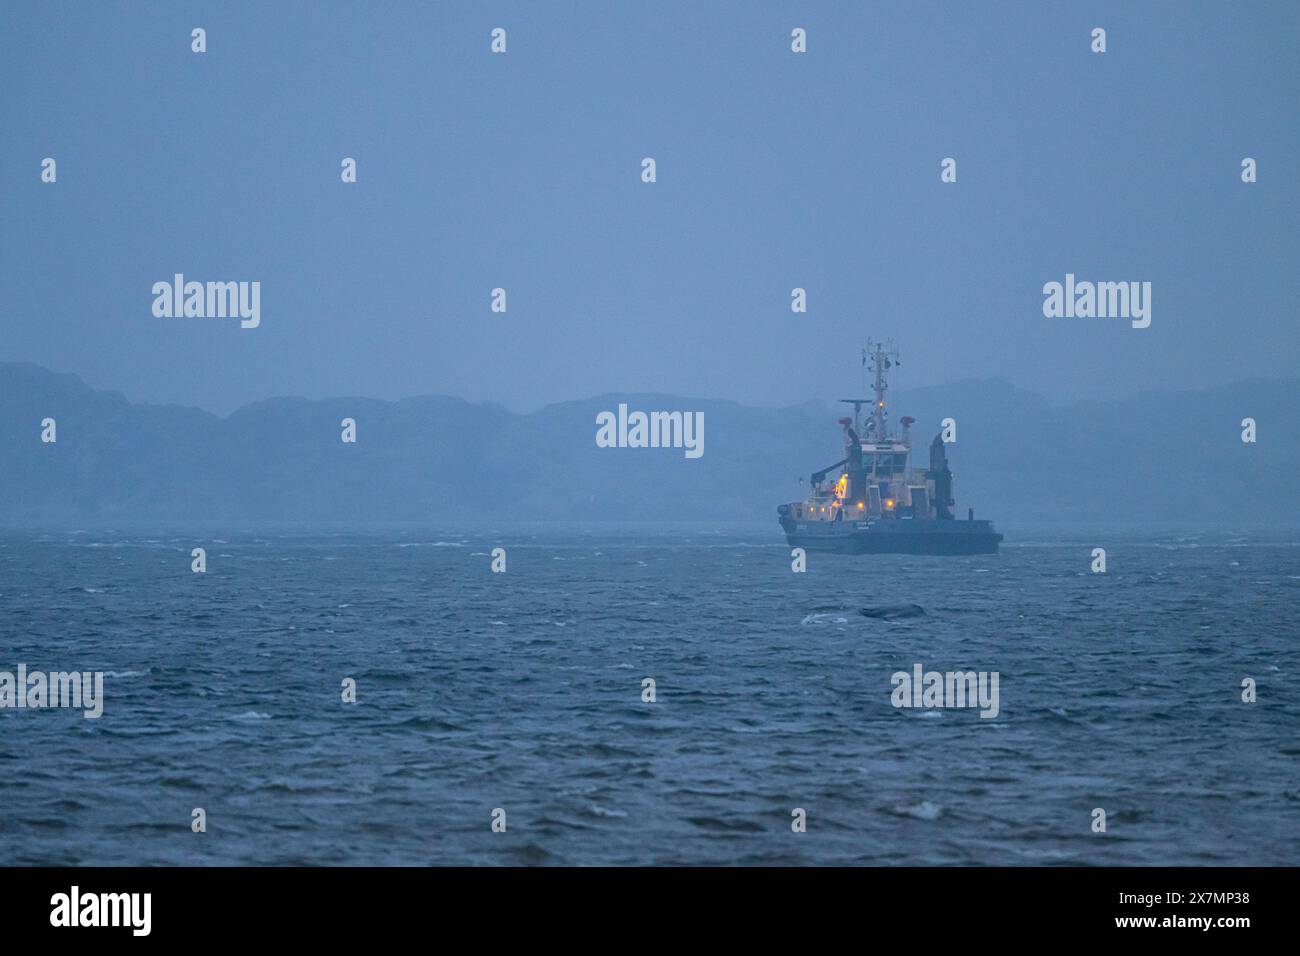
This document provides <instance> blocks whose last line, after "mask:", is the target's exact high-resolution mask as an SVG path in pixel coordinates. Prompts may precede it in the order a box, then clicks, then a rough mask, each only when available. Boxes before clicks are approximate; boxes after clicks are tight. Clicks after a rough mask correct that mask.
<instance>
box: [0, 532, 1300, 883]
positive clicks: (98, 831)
mask: <svg viewBox="0 0 1300 956" xmlns="http://www.w3.org/2000/svg"><path fill="white" fill-rule="evenodd" d="M1296 537H1297V536H1296V535H1291V536H1286V535H1279V536H1276V537H1274V538H1272V539H1269V540H1261V539H1252V538H1230V537H1227V536H1217V537H1216V536H1209V535H1206V536H1195V535H1192V536H1185V537H1182V538H1178V537H1172V536H1171V537H1167V538H1151V539H1147V540H1145V541H1144V540H1140V539H1137V538H1127V539H1108V540H1106V541H1074V542H1069V543H1055V542H1052V541H1047V540H1041V541H1034V540H1028V541H1025V540H1021V541H1011V542H1009V543H1008V545H1006V546H1004V549H1003V552H1002V554H1001V555H999V556H990V557H965V558H920V557H905V556H880V557H856V558H852V557H833V556H818V555H812V556H810V567H809V570H808V572H807V573H806V574H793V573H791V570H790V557H789V549H788V548H786V547H784V546H783V544H782V543H781V540H780V538H779V536H778V534H777V533H776V529H775V528H773V529H762V530H752V531H745V532H732V533H707V534H706V533H693V534H683V535H680V536H669V535H663V534H660V535H658V536H656V537H646V536H644V535H642V536H639V537H638V536H634V535H632V534H631V533H620V532H610V531H605V532H591V533H581V532H574V531H561V530H555V531H536V532H531V531H530V532H527V533H520V532H508V531H501V532H493V533H490V534H487V533H484V534H467V535H462V534H453V533H451V532H441V533H436V534H421V535H418V536H413V535H410V534H406V535H401V534H396V533H394V534H381V533H376V534H373V535H357V534H340V535H319V536H305V535H273V534H266V533H263V534H260V535H258V534H252V533H234V532H232V533H230V534H228V535H224V536H220V537H218V538H212V537H207V538H189V537H185V538H181V537H175V536H171V535H156V536H149V535H144V534H139V533H131V534H114V533H106V532H93V533H75V534H54V535H33V534H14V533H9V534H6V535H3V536H0V609H2V610H0V670H11V671H12V670H15V669H16V667H17V665H18V664H19V663H25V664H27V665H28V667H29V668H30V669H33V670H50V671H54V670H70V669H79V670H102V671H105V672H107V674H106V677H105V697H106V701H105V711H104V715H103V717H101V718H100V719H99V720H86V719H84V718H83V717H82V716H81V714H80V713H79V712H75V711H64V710H60V711H56V710H44V711H31V710H0V859H3V860H4V861H6V862H9V863H77V864H108V865H114V864H153V863H187V864H203V863H219V864H291V863H321V864H340V863H372V864H390V863H391V864H398V863H400V864H426V863H427V864H460V863H469V864H492V863H505V864H520V863H552V864H649V863H692V864H731V863H743V864H744V863H793V864H809V863H822V864H857V863H868V864H945V863H958V864H973V863H997V864H1036V863H1088V864H1092V863H1095V864H1113V863H1122V864H1197V863H1224V864H1244V863H1272V864H1296V863H1300V772H1298V767H1300V765H1298V760H1300V735H1298V734H1297V731H1298V730H1300V702H1298V700H1297V694H1296V691H1295V689H1294V688H1295V681H1296V679H1297V678H1298V677H1300V660H1297V652H1296V643H1297V639H1298V638H1300V632H1298V629H1297V623H1298V620H1300V542H1297V541H1296V540H1293V539H1294V538H1296ZM1099 544H1100V545H1102V546H1106V547H1107V549H1108V563H1109V573H1108V574H1106V575H1093V574H1090V573H1089V572H1088V563H1089V560H1090V557H1089V552H1090V551H1091V548H1092V547H1093V546H1096V545H1099ZM498 545H503V546H505V547H506V548H507V549H508V570H507V572H506V573H505V574H492V573H490V571H489V560H490V559H489V557H488V552H490V551H491V549H492V548H493V547H495V546H498ZM194 546H202V547H205V548H206V549H207V555H208V571H207V573H206V574H203V575H197V574H192V573H191V572H190V556H189V551H190V548H191V547H194ZM891 604H919V605H921V607H923V608H924V609H925V612H926V613H925V614H924V616H921V617H915V618H902V619H898V620H879V619H868V618H865V617H863V616H861V615H860V614H858V613H856V612H857V610H858V609H859V608H862V607H874V606H880V605H891ZM915 663H921V664H923V665H924V666H925V667H926V669H935V670H941V671H946V670H987V671H994V670H996V671H998V672H999V674H1000V707H1001V712H1000V714H999V715H998V716H997V717H996V718H995V719H991V720H984V719H980V718H979V717H978V715H977V713H976V712H975V711H969V710H967V711H957V710H899V709H895V708H894V707H893V706H892V705H891V702H890V692H891V690H892V686H891V683H890V676H891V674H892V673H894V672H895V671H898V670H909V671H910V670H911V668H912V666H913V664H915ZM345 677H353V678H355V679H356V681H357V686H358V698H359V701H358V703H357V704H355V705H348V704H345V703H343V702H342V701H341V700H340V684H341V681H342V680H343V679H344V678H345ZM645 677H653V678H654V679H655V681H656V684H657V701H656V702H655V703H652V704H650V703H643V702H642V700H641V691H642V683H641V682H642V679H643V678H645ZM1244 677H1252V678H1254V679H1255V680H1256V681H1257V682H1258V694H1259V701H1258V702H1257V703H1254V704H1245V703H1242V702H1241V699H1240V694H1241V681H1242V679H1243V678H1244ZM195 807H202V808H204V809H205V810H206V812H207V820H208V832H206V833H203V834H195V833H192V832H191V830H190V820H191V811H192V810H193V808H195ZM496 807H501V808H504V809H505V811H506V820H507V831H506V832H505V833H503V834H494V833H492V832H491V831H490V823H491V814H492V810H493V808H496ZM794 807H801V808H804V809H805V810H806V811H807V820H808V832H806V833H803V834H795V833H793V832H791V827H790V823H791V809H792V808H794ZM1094 807H1102V808H1104V809H1105V810H1106V811H1107V813H1108V832H1107V833H1106V834H1104V835H1098V834H1093V833H1091V832H1090V824H1091V821H1092V816H1091V814H1092V810H1093V808H1094Z"/></svg>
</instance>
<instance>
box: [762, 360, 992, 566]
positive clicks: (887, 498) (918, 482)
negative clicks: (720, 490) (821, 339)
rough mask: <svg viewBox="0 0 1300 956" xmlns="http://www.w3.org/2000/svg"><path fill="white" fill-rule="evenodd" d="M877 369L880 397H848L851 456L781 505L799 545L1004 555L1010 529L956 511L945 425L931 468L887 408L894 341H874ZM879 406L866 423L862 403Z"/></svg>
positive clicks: (784, 522)
mask: <svg viewBox="0 0 1300 956" xmlns="http://www.w3.org/2000/svg"><path fill="white" fill-rule="evenodd" d="M868 360H870V362H871V365H872V369H873V371H874V375H875V383H874V385H873V391H874V392H875V398H874V399H866V398H842V399H840V401H841V402H844V403H846V404H849V405H852V406H853V417H852V418H847V417H846V418H841V419H840V421H839V423H840V425H841V426H842V427H843V429H844V458H843V459H841V460H840V461H837V462H836V463H835V464H833V465H828V466H826V467H825V468H823V469H821V470H820V471H814V472H813V473H812V476H811V477H810V479H809V485H810V489H811V490H810V493H809V495H808V498H807V500H806V501H794V502H791V503H789V504H784V505H780V506H779V507H778V508H777V509H776V513H777V515H778V516H779V520H780V522H781V528H782V529H783V530H784V531H785V537H786V540H787V541H789V542H790V544H791V546H792V547H797V548H804V549H805V550H807V551H832V552H836V553H838V554H944V555H947V554H997V551H998V542H999V541H1001V540H1002V535H1000V534H998V533H997V532H996V531H994V530H993V524H992V522H989V521H976V520H975V511H974V509H970V510H968V511H967V518H966V520H965V521H958V520H955V519H954V518H953V508H954V507H955V505H956V501H955V500H954V499H953V484H952V472H951V471H950V470H949V469H948V456H947V452H946V451H945V443H944V441H943V432H942V431H941V432H940V433H939V434H937V435H935V437H934V441H932V442H931V443H930V467H929V468H924V469H920V468H911V467H910V457H911V453H912V444H911V438H910V433H911V426H912V424H913V423H914V422H915V419H913V418H909V417H903V418H900V419H899V425H900V430H899V433H898V435H897V436H895V435H893V434H892V433H891V431H890V427H889V423H888V416H887V415H886V413H885V392H886V391H887V390H888V388H889V386H888V384H887V381H886V380H887V377H888V376H887V373H888V371H889V370H890V369H891V368H893V367H894V366H895V365H897V364H898V350H897V349H896V348H894V347H893V343H892V342H877V343H872V342H870V341H868V343H867V348H866V349H865V350H864V351H863V354H862V362H863V364H864V365H866V364H867V362H868ZM864 405H870V406H871V415H870V416H869V418H868V419H867V420H866V422H865V423H864V422H863V419H862V407H863V406H864Z"/></svg>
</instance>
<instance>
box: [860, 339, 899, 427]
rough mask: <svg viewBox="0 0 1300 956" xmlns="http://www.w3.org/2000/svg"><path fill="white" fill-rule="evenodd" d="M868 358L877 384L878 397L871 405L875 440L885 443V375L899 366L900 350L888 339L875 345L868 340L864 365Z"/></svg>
mask: <svg viewBox="0 0 1300 956" xmlns="http://www.w3.org/2000/svg"><path fill="white" fill-rule="evenodd" d="M868 357H869V358H870V359H871V364H872V368H873V370H874V372H875V383H874V384H873V385H872V390H873V391H874V392H875V395H876V397H875V400H874V401H873V402H872V403H871V419H872V421H873V422H874V423H875V435H874V436H873V440H875V441H884V440H885V438H886V437H887V432H886V431H885V429H886V425H885V392H886V391H888V389H889V383H888V382H887V381H886V375H885V373H886V372H888V371H889V369H891V368H893V367H894V366H895V365H896V364H898V349H897V348H895V347H894V340H893V339H886V340H885V341H884V342H874V343H873V342H872V341H871V340H870V339H867V347H866V349H865V350H863V353H862V364H863V365H865V364H867V359H868ZM891 359H892V361H891Z"/></svg>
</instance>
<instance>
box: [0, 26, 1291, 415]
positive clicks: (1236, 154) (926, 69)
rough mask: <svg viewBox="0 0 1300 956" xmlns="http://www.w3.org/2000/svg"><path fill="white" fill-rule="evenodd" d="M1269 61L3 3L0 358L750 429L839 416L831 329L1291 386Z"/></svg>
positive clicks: (977, 32) (1067, 365)
mask: <svg viewBox="0 0 1300 956" xmlns="http://www.w3.org/2000/svg"><path fill="white" fill-rule="evenodd" d="M195 27H203V28H204V29H205V30H206V34H207V52H205V53H202V54H196V53H194V52H192V51H191V30H192V29H193V28H195ZM496 27H501V28H504V29H505V30H506V37H507V52H506V53H504V54H493V53H492V52H491V50H490V43H491V36H490V34H491V31H492V30H493V28H496ZM795 27H801V28H803V29H805V30H806V31H807V52H806V53H803V54H797V53H794V52H792V51H791V38H790V34H791V30H792V29H794V28H795ZM1094 27H1103V28H1104V29H1105V30H1106V45H1107V49H1106V52H1105V53H1102V54H1098V53H1093V52H1092V51H1091V44H1092V40H1091V31H1092V30H1093V28H1094ZM1298 35H1300V4H1297V3H1293V2H1285V3H1235V4H1229V3H1213V4H1210V3H1187V2H1180V3H1173V2H1170V3H1145V2H1144V3H1141V4H1134V3H1129V2H1125V3H1113V4H1108V3H1040V2H1024V3H1016V4H1010V3H996V4H995V3H955V2H945V3H915V2H908V3H865V2H863V3H844V2H836V3H829V2H828V3H808V2H804V3H779V2H765V3H761V4H760V3H742V2H693V3H679V2H659V0H656V2H652V3H632V2H620V3H608V2H596V0H591V2H583V3H567V2H546V0H534V2H519V3H492V2H464V3H455V2H420V3H415V2H408V3H397V2H392V3H389V2H385V3H375V2H369V3H349V4H343V3H335V2H322V3H310V4H309V3H283V4H279V3H277V4H264V3H236V2H222V3H184V2H180V3H166V4H163V3H157V4H145V3H138V2H137V3H122V4H114V3H103V4H98V3H97V4H93V5H92V4H84V3H48V2H41V3H34V2H18V0H8V2H6V3H4V4H3V5H0V90H3V91H4V92H3V93H2V94H0V322H3V329H2V331H3V334H2V335H0V361H26V362H35V363H37V364H40V365H44V366H47V367H50V368H53V369H56V370H59V371H67V372H74V373H76V374H78V375H80V376H81V377H82V378H83V379H85V380H86V381H87V382H88V383H89V384H91V385H93V386H95V387H99V388H113V389H118V390H121V391H123V392H124V393H126V395H127V396H128V397H130V398H132V399H134V400H146V401H151V402H169V403H172V402H174V403H181V404H186V405H197V406H200V407H202V408H206V409H209V410H212V411H216V412H218V413H221V414H225V413H228V412H230V411H231V410H233V409H235V408H237V407H239V406H241V405H243V404H246V403H248V402H251V401H256V400H259V399H263V398H267V397H271V396H279V395H300V396H306V397H309V398H322V397H328V396H368V397H376V398H386V399H397V398H402V397H407V396H413V395H422V394H429V393H440V394H448V395H454V396H460V397H463V398H466V399H470V400H473V401H491V402H497V403H500V404H503V405H505V406H507V407H509V408H511V409H513V410H516V411H528V410H532V409H536V408H538V407H541V406H543V405H546V404H549V403H553V402H558V401H565V400H570V399H578V398H585V397H589V396H592V395H597V394H604V393H611V392H612V393H631V392H647V391H655V392H669V393H675V394H681V395H687V396H700V397H709V398H730V399H735V400H737V401H741V402H744V403H746V404H756V405H769V406H777V405H786V404H792V403H797V402H803V401H807V400H808V399H812V398H823V399H834V398H838V397H841V396H843V395H847V394H849V393H850V392H854V391H858V390H860V389H861V387H862V381H863V377H862V375H863V373H862V369H861V365H860V359H859V351H860V348H861V346H862V345H863V344H865V342H866V340H867V338H868V337H869V336H870V337H882V336H889V337H893V338H894V339H895V340H896V341H897V343H898V346H899V348H900V349H901V350H902V354H903V368H902V370H901V373H902V375H901V377H900V380H899V382H897V383H896V384H898V385H902V386H904V387H914V386H924V385H935V384H943V383H946V382H952V381H955V380H961V379H968V378H986V377H1001V378H1005V379H1008V380H1009V381H1011V382H1013V383H1014V384H1016V385H1018V386H1021V387H1024V388H1027V389H1031V390H1033V391H1036V392H1039V393H1041V394H1043V395H1045V396H1047V397H1048V398H1049V399H1051V400H1053V401H1060V402H1064V401H1071V400H1076V399H1081V398H1105V397H1108V396H1116V397H1123V396H1129V395H1133V394H1136V393H1140V392H1143V391H1146V390H1149V389H1185V388H1196V387H1200V386H1205V385H1213V384H1219V383H1224V382H1230V381H1234V380H1239V379H1243V378H1256V377H1268V378H1272V377H1282V376H1293V375H1294V374H1295V368H1296V359H1295V356H1296V355H1297V354H1298V353H1300V325H1298V324H1297V314H1296V303H1297V301H1300V268H1298V265H1300V238H1298V230H1297V224H1300V182H1298V180H1300V176H1298V174H1297V170H1296V161H1297V157H1300V68H1297V61H1296V55H1295V47H1296V37H1297V36H1298ZM45 157H52V158H54V159H55V160H56V162H57V177H58V178H57V182H55V183H44V182H42V181H41V162H42V160H43V159H44V158H45ZM344 157H352V158H355V160H356V162H357V182H355V183H343V182H342V181H341V179H340V164H341V161H342V159H343V158H344ZM645 157H652V158H654V160H655V162H656V174H657V181H656V182H654V183H645V182H642V178H641V173H642V165H641V163H642V159H643V158H645ZM947 157H951V158H954V159H955V160H956V161H957V181H956V182H955V183H943V182H941V181H940V163H941V161H942V160H943V159H944V158H947ZM1244 157H1251V158H1254V159H1255V160H1256V162H1257V169H1258V181H1257V182H1255V183H1252V184H1246V183H1243V182H1242V181H1241V161H1242V159H1243V158H1244ZM178 272H179V273H183V274H184V275H185V276H186V278H187V279H190V280H199V281H209V280H211V281H241V280H242V281H258V282H260V283H261V324H260V326H258V327H257V328H255V329H244V328H241V327H240V325H239V323H238V322H237V321H226V320H204V319H195V318H160V317H157V316H155V315H154V314H153V310H152V305H153V298H154V297H153V294H152V291H151V290H152V287H153V285H154V283H156V282H159V281H170V280H171V278H172V276H173V275H174V274H175V273H178ZM1067 273H1074V274H1075V275H1076V276H1077V277H1078V279H1079V280H1093V281H1141V282H1150V283H1151V287H1152V293H1151V319H1152V321H1151V325H1150V327H1149V328H1146V329H1134V328H1132V327H1131V325H1130V323H1129V322H1127V321H1123V320H1105V319H1084V318H1070V319H1066V318H1048V317H1046V316H1044V314H1043V300H1044V295H1043V291H1042V290H1043V285H1044V283H1047V282H1051V281H1057V282H1063V281H1064V279H1065V276H1066V274H1067ZM498 287H500V288H504V289H505V290H506V302H507V308H506V312H505V313H494V312H493V311H491V308H490V305H491V294H492V290H493V289H494V288H498ZM796 287H801V288H804V289H806V290H807V303H808V310H807V312H806V313H803V314H798V313H794V312H792V311H791V308H790V303H791V290H792V289H794V288H796Z"/></svg>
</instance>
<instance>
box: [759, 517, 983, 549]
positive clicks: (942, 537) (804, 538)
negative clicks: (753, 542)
mask: <svg viewBox="0 0 1300 956" xmlns="http://www.w3.org/2000/svg"><path fill="white" fill-rule="evenodd" d="M781 527H782V528H783V529H784V530H785V538H786V541H788V542H789V543H790V546H791V547H794V548H803V549H804V550H805V551H823V552H825V551H829V552H833V553H836V554H938V555H953V554H997V553H998V543H999V542H1000V541H1001V540H1002V535H1000V534H999V533H998V532H996V531H994V530H993V523H992V522H990V521H934V520H921V519H915V518H901V519H898V518H896V519H889V520H882V521H870V522H867V521H796V520H795V519H793V518H789V517H783V518H782V519H781Z"/></svg>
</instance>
